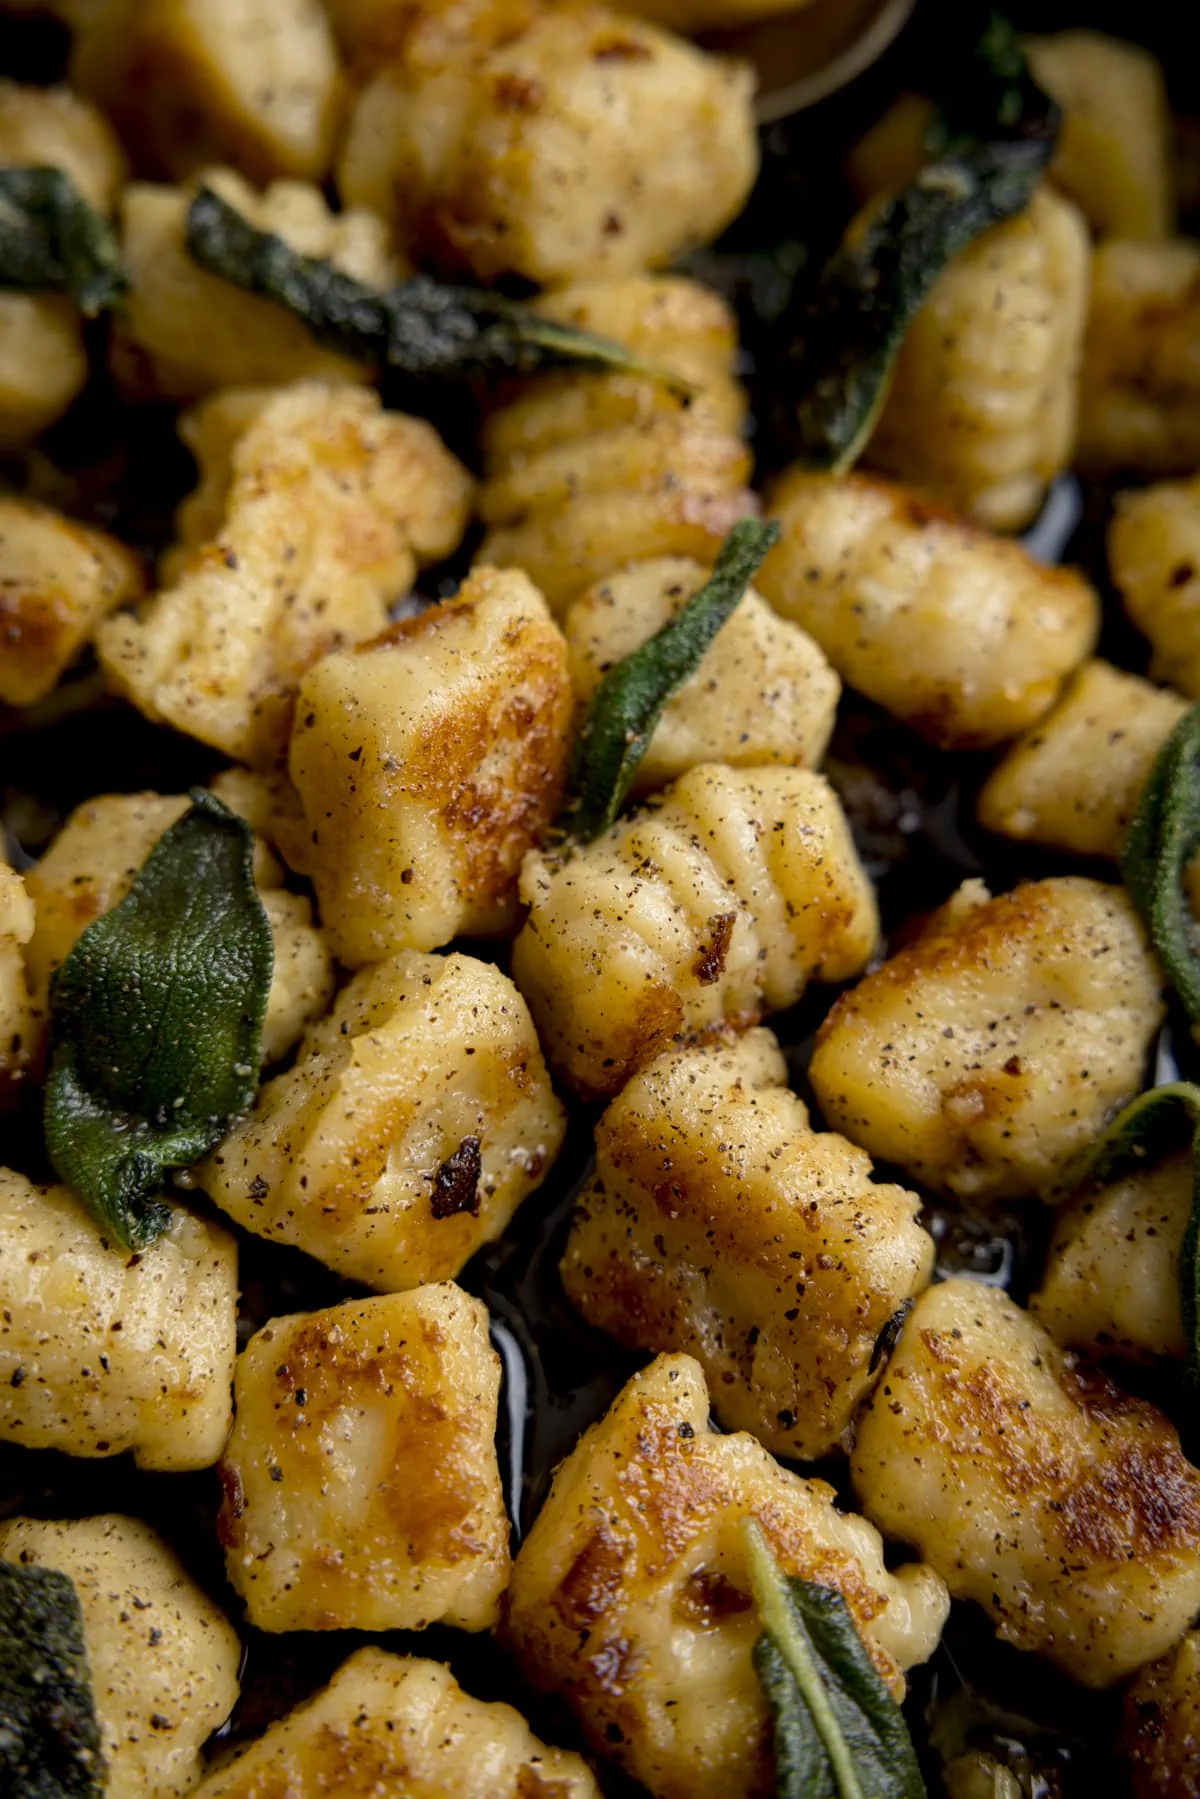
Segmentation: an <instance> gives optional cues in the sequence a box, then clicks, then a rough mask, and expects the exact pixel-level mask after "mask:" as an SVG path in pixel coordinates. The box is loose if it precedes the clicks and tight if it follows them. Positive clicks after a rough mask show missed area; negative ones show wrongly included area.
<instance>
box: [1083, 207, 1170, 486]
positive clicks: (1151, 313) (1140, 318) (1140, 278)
mask: <svg viewBox="0 0 1200 1799" xmlns="http://www.w3.org/2000/svg"><path fill="white" fill-rule="evenodd" d="M1079 403H1080V412H1079V459H1080V461H1081V462H1083V463H1084V464H1085V466H1086V467H1088V468H1091V469H1100V470H1103V469H1124V470H1127V471H1128V470H1135V471H1139V472H1144V473H1146V474H1152V475H1187V474H1191V473H1192V472H1193V470H1194V469H1195V468H1196V466H1197V464H1200V245H1197V244H1195V243H1193V242H1192V241H1191V240H1190V239H1188V238H1175V239H1173V240H1171V241H1170V242H1168V243H1139V242H1136V241H1127V240H1122V239H1117V240H1114V241H1112V242H1109V243H1104V244H1099V245H1097V248H1096V252H1095V255H1094V257H1093V260H1092V294H1091V306H1090V310H1089V313H1088V328H1087V339H1086V343H1085V346H1084V358H1083V377H1082V380H1081V383H1080V401H1079Z"/></svg>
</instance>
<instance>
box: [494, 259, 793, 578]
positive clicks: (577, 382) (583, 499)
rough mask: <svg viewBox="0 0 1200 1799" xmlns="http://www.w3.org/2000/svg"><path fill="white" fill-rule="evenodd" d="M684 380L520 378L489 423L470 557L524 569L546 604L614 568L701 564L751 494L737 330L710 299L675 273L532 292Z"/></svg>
mask: <svg viewBox="0 0 1200 1799" xmlns="http://www.w3.org/2000/svg"><path fill="white" fill-rule="evenodd" d="M539 306H540V308H541V310H542V311H544V312H545V313H546V314H547V315H548V316H549V317H551V318H553V319H555V320H556V321H557V322H558V323H560V324H564V325H574V326H578V327H579V328H581V329H583V330H588V331H595V332H598V333H599V334H600V335H601V336H604V337H609V338H612V339H613V340H614V341H615V342H617V343H620V344H623V345H624V346H626V347H627V348H628V349H630V350H633V351H635V352H636V353H637V354H638V355H639V356H641V357H643V358H645V359H646V360H648V361H652V362H655V363H658V364H659V365H660V366H662V367H663V368H664V369H668V370H670V371H671V373H673V374H675V375H678V376H680V377H682V378H683V379H684V380H686V381H687V382H689V383H690V384H691V386H692V388H693V389H694V390H695V391H694V392H693V393H692V395H691V396H690V398H689V397H688V396H686V395H684V394H682V393H680V392H679V391H678V390H676V389H672V388H671V387H670V386H669V385H667V383H666V382H664V381H655V380H653V379H649V378H646V377H639V376H633V375H625V374H620V375H617V374H613V375H598V374H588V373H584V372H580V371H566V372H562V373H558V374H549V375H545V376H542V377H540V378H539V379H538V380H536V381H532V382H530V383H529V384H528V385H527V386H526V388H525V390H524V391H523V392H522V393H520V394H518V396H517V397H516V399H514V400H512V401H511V402H510V403H509V404H507V405H505V406H502V407H500V408H499V409H498V410H497V411H496V412H494V413H493V414H492V417H491V418H490V419H489V421H488V424H487V427H486V429H485V436H484V453H485V462H486V476H487V478H486V480H485V482H484V487H483V492H482V494H481V496H480V510H481V512H482V514H483V518H484V521H485V523H486V524H487V525H488V526H489V531H488V535H487V537H486V538H485V539H484V543H483V546H482V548H481V550H480V553H479V554H480V559H481V560H482V561H485V562H494V563H498V564H500V565H504V564H508V563H511V564H514V565H515V566H517V567H519V568H523V569H525V570H526V571H527V572H528V573H529V574H530V575H531V576H532V577H533V579H534V580H535V581H536V582H537V583H538V585H539V587H541V589H542V591H543V593H544V594H545V595H546V598H547V600H548V601H549V603H550V605H551V607H552V608H553V609H554V611H555V612H561V611H563V610H564V609H565V608H566V606H567V605H569V603H570V602H571V601H572V600H573V599H575V598H576V597H577V596H578V595H580V594H581V593H582V592H583V591H584V589H586V588H588V587H590V586H591V585H592V584H593V583H594V582H597V581H602V580H603V579H604V578H605V577H606V576H607V575H610V574H611V573H612V572H613V570H614V569H617V568H620V567H622V566H623V565H625V564H627V563H633V562H637V561H639V560H642V559H644V558H647V557H653V556H668V555H669V556H688V557H692V558H694V559H695V560H696V561H698V562H701V563H703V564H706V565H708V564H711V563H712V561H713V558H714V557H715V556H716V553H717V551H718V549H719V548H720V546H721V542H722V540H723V539H724V537H725V535H726V534H727V532H728V531H729V529H730V526H731V525H733V524H735V523H736V522H737V520H738V519H739V518H744V517H746V516H747V515H750V514H753V513H754V512H755V511H756V510H757V504H758V503H757V501H756V499H755V497H754V495H753V494H752V493H750V491H749V490H748V488H747V487H746V482H747V481H748V480H749V478H750V469H751V458H750V453H749V450H748V448H747V446H746V444H745V442H744V441H743V435H742V434H743V430H744V426H745V422H746V400H745V395H744V393H743V392H742V389H741V387H740V386H739V384H738V383H737V381H736V380H735V379H734V377H733V373H732V370H733V360H734V357H735V355H736V351H737V334H736V327H735V325H734V320H733V317H732V314H731V313H730V311H729V309H728V307H727V306H726V305H725V304H724V302H723V301H722V300H720V299H719V298H718V297H717V296H716V295H715V294H712V293H706V292H705V291H704V289H703V288H701V287H699V286H697V284H696V283H695V282H692V281H687V280H684V279H682V278H681V277H679V276H651V275H639V276H632V277H629V278H627V279H625V280H622V281H607V282H606V281H592V282H581V283H580V284H579V285H577V286H575V287H570V288H564V289H563V290H562V291H561V292H560V293H557V294H549V295H546V296H544V297H543V299H542V300H541V301H539Z"/></svg>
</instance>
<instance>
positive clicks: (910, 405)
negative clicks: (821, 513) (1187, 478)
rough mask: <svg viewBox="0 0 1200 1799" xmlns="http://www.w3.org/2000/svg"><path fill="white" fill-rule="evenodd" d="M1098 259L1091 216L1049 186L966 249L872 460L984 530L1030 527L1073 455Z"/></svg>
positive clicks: (899, 384)
mask: <svg viewBox="0 0 1200 1799" xmlns="http://www.w3.org/2000/svg"><path fill="white" fill-rule="evenodd" d="M1089 262H1090V250H1089V243H1088V233H1087V226H1086V224H1085V223H1084V220H1083V217H1082V215H1081V214H1080V213H1079V211H1078V210H1077V208H1076V207H1075V206H1073V205H1072V203H1071V202H1070V201H1069V200H1066V199H1063V198H1062V197H1061V195H1059V194H1056V193H1055V192H1054V191H1053V190H1052V189H1051V188H1048V187H1045V186H1042V187H1039V188H1038V189H1037V190H1036V191H1035V193H1034V196H1033V199H1032V201H1031V203H1030V205H1029V207H1028V208H1027V210H1026V211H1024V212H1022V213H1021V214H1020V215H1019V216H1018V217H1017V218H1014V219H1010V220H1008V221H1007V222H1006V223H1005V224H1001V225H994V226H993V227H992V229H991V230H990V231H986V232H984V233H983V235H982V236H981V237H979V238H977V239H976V240H975V241H974V242H973V243H972V244H970V245H969V246H968V247H967V248H966V249H965V250H962V251H960V252H959V254H958V255H957V256H955V257H954V259H953V260H952V261H951V262H950V264H949V265H948V266H947V268H946V269H945V270H944V271H943V272H942V274H941V275H940V276H939V277H938V279H937V281H936V283H935V284H934V287H933V290H932V292H931V293H930V295H929V298H928V299H927V300H926V301H925V303H924V305H923V306H922V307H921V309H920V311H919V312H918V313H917V316H916V318H915V319H914V320H913V323H912V325H911V326H910V327H909V329H908V331H907V332H906V334H905V338H904V343H903V345H902V347H901V350H900V354H899V356H898V357H897V360H896V369H895V375H894V378H893V381H892V385H891V387H890V389H889V393H888V399H887V403H886V405H885V406H884V409H883V414H882V416H881V418H880V420H879V423H878V425H877V426H876V428H875V431H874V433H873V435H872V437H871V440H870V442H869V444H868V445H867V450H866V456H867V459H868V461H870V462H872V463H873V464H874V465H875V467H876V468H881V469H886V470H887V471H888V472H889V473H891V474H894V475H898V476H899V477H900V478H901V479H902V480H904V481H910V482H912V483H913V485H914V486H917V487H920V488H922V489H924V490H925V491H926V492H928V493H931V494H933V495H935V496H936V497H937V498H938V499H940V500H944V501H946V502H947V503H948V504H950V505H952V506H955V507H957V509H958V510H959V511H960V512H962V513H963V514H964V515H965V516H966V517H967V518H969V519H971V520H972V521H973V522H974V523H975V524H977V525H983V526H986V527H987V528H988V529H990V530H995V531H1015V530H1019V529H1020V527H1021V526H1022V525H1025V524H1028V522H1029V521H1030V519H1032V518H1033V517H1034V516H1035V514H1036V513H1037V510H1038V507H1039V506H1040V504H1041V501H1042V498H1043V496H1044V494H1045V492H1046V489H1047V487H1048V486H1049V484H1050V482H1051V481H1053V480H1054V478H1055V476H1056V475H1058V474H1060V473H1061V472H1062V470H1063V469H1064V468H1066V467H1067V466H1068V465H1069V463H1070V461H1071V458H1072V454H1073V451H1074V448H1075V431H1076V412H1077V407H1078V394H1079V365H1080V361H1081V358H1082V355H1083V337H1084V325H1085V321H1086V317H1087V302H1088V268H1089Z"/></svg>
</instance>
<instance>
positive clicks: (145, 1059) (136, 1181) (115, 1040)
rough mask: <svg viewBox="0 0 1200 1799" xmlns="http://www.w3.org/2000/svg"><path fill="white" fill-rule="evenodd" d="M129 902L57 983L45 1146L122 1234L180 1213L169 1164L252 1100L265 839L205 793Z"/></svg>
mask: <svg viewBox="0 0 1200 1799" xmlns="http://www.w3.org/2000/svg"><path fill="white" fill-rule="evenodd" d="M191 798H192V805H191V808H190V809H189V810H188V811H187V812H186V813H185V814H184V816H183V817H182V818H181V819H180V820H179V821H178V823H177V824H174V825H172V826H171V828H170V830H169V831H167V832H166V833H165V834H164V835H163V836H162V837H160V838H159V840H158V842H157V843H156V844H155V846H154V848H153V849H152V850H151V852H150V855H149V857H148V858H147V860H146V862H145V864H144V866H143V867H142V869H141V870H140V872H139V874H138V875H137V878H136V879H135V881H134V883H133V886H132V887H131V888H130V890H129V892H128V894H127V895H126V897H125V898H124V899H123V900H122V901H121V904H120V905H119V906H114V908H113V909H112V911H111V912H107V913H105V915H104V916H103V917H102V918H98V919H97V920H96V921H95V923H94V924H91V925H89V926H88V928H87V930H86V931H84V933H83V935H82V936H81V937H80V939H79V941H78V942H77V943H76V945H75V947H74V949H73V950H72V951H71V953H70V955H69V956H68V957H67V959H66V961H65V962H64V963H63V965H62V967H61V968H60V969H59V971H58V974H57V976H56V977H55V980H54V984H53V987H52V989H51V1026H52V1032H53V1037H52V1047H53V1056H52V1061H51V1066H50V1078H49V1081H48V1083H47V1087H46V1106H45V1127H46V1147H47V1149H48V1150H49V1153H50V1160H51V1161H52V1162H53V1164H54V1166H55V1168H56V1169H57V1171H58V1173H59V1175H60V1176H61V1178H62V1179H63V1180H64V1181H65V1182H66V1184H67V1185H68V1187H70V1188H71V1189H72V1191H73V1192H74V1193H76V1194H77V1195H78V1197H79V1198H80V1199H82V1200H83V1201H84V1203H85V1204H86V1205H87V1206H88V1207H89V1208H90V1210H91V1211H92V1212H93V1213H94V1214H95V1215H96V1217H97V1218H98V1219H99V1220H100V1222H101V1223H102V1224H103V1225H104V1226H105V1227H106V1228H107V1229H108V1230H110V1231H111V1232H112V1234H113V1236H114V1237H115V1238H116V1239H117V1241H118V1242H119V1243H121V1244H123V1245H124V1246H125V1247H126V1248H128V1249H141V1248H143V1247H144V1246H145V1245H146V1244H147V1243H150V1242H152V1241H153V1239H154V1238H155V1237H157V1236H160V1235H161V1234H162V1232H163V1231H164V1230H165V1229H166V1228H167V1226H168V1225H169V1223H170V1217H171V1213H170V1208H169V1207H168V1206H166V1205H164V1204H163V1202H162V1201H161V1200H160V1199H159V1198H158V1197H157V1195H158V1192H159V1189H160V1188H161V1186H162V1182H163V1177H164V1175H165V1174H166V1172H167V1171H168V1170H169V1169H172V1168H182V1167H186V1166H187V1164H188V1163H190V1162H195V1161H197V1160H198V1159H199V1157H200V1156H202V1155H204V1154H205V1152H206V1151H207V1150H209V1149H211V1147H212V1145H213V1144H214V1143H215V1142H216V1141H217V1140H218V1138H220V1137H221V1136H222V1135H223V1134H224V1132H225V1130H226V1129H227V1128H228V1125H229V1123H230V1121H231V1120H232V1119H233V1118H236V1117H237V1116H239V1115H240V1114H241V1113H242V1112H244V1111H246V1110H247V1108H248V1107H249V1106H250V1104H251V1102H252V1100H253V1098H254V1093H255V1088H256V1086H257V1084H258V1072H259V1062H260V1060H261V1036H262V1023H263V1016H264V1014H265V1011H266V1004H267V993H268V990H269V988H270V985H271V971H272V965H273V961H274V952H273V946H272V941H271V929H270V925H269V924H268V922H267V916H266V913H265V912H264V910H263V906H262V902H261V900H260V899H259V897H258V891H257V889H256V887H255V885H254V873H253V866H252V865H253V858H254V837H253V833H252V831H251V830H250V827H249V825H247V824H246V822H245V820H244V819H241V818H238V817H237V816H236V814H235V813H233V812H230V811H229V809H228V807H226V806H224V805H222V804H221V802H220V801H219V800H217V799H214V797H213V796H212V794H210V793H206V792H205V791H204V790H203V789H202V788H201V789H197V790H196V791H195V792H193V794H192V796H191Z"/></svg>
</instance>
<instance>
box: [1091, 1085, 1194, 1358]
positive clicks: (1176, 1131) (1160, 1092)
mask: <svg viewBox="0 0 1200 1799" xmlns="http://www.w3.org/2000/svg"><path fill="white" fill-rule="evenodd" d="M1189 1139H1190V1140H1191V1145H1192V1209H1191V1213H1190V1215H1189V1217H1188V1222H1187V1227H1186V1229H1185V1231H1184V1233H1183V1241H1182V1243H1181V1245H1180V1249H1179V1307H1180V1311H1181V1313H1182V1315H1183V1335H1184V1341H1185V1342H1186V1344H1187V1350H1188V1373H1189V1374H1190V1375H1191V1377H1192V1379H1193V1380H1196V1379H1197V1378H1200V1267H1198V1260H1200V1258H1198V1257H1197V1247H1198V1244H1200V1087H1197V1086H1195V1085H1194V1084H1193V1083H1192V1082H1191V1081H1172V1082H1171V1083H1170V1084H1169V1085H1167V1086H1165V1087H1152V1088H1151V1089H1150V1091H1149V1092H1148V1093H1142V1094H1139V1096H1138V1098H1137V1099H1135V1100H1132V1101H1131V1102H1130V1103H1129V1105H1127V1106H1126V1107H1125V1110H1124V1111H1123V1112H1121V1113H1119V1114H1118V1115H1117V1117H1116V1118H1114V1119H1113V1122H1112V1123H1111V1124H1110V1125H1109V1127H1108V1129H1107V1130H1106V1131H1105V1133H1104V1135H1103V1136H1102V1137H1101V1138H1100V1139H1099V1141H1098V1142H1097V1143H1095V1144H1093V1145H1092V1147H1091V1148H1090V1149H1089V1150H1088V1151H1087V1152H1086V1153H1085V1154H1084V1155H1083V1156H1081V1157H1080V1158H1079V1159H1078V1160H1077V1161H1075V1162H1073V1163H1072V1164H1071V1165H1070V1167H1069V1168H1068V1169H1067V1170H1066V1173H1065V1175H1064V1177H1063V1181H1062V1187H1063V1189H1064V1190H1066V1191H1073V1190H1075V1189H1076V1188H1079V1187H1082V1186H1085V1185H1086V1186H1091V1187H1103V1186H1106V1185H1107V1184H1108V1183H1109V1182H1110V1181H1115V1180H1119V1179H1120V1178H1121V1176H1122V1175H1126V1174H1132V1173H1135V1172H1136V1171H1137V1170H1138V1169H1139V1168H1148V1167H1152V1166H1153V1165H1154V1163H1155V1162H1161V1161H1162V1160H1163V1158H1164V1157H1166V1156H1169V1155H1171V1154H1172V1152H1173V1151H1175V1150H1177V1149H1179V1148H1180V1147H1181V1145H1183V1144H1185V1143H1187V1142H1188V1140H1189Z"/></svg>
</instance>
